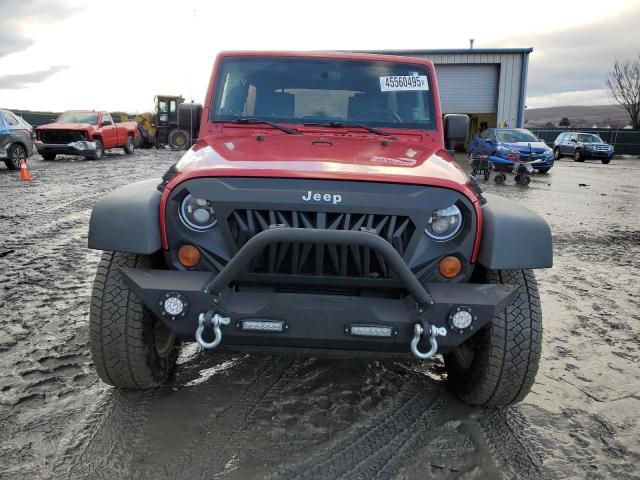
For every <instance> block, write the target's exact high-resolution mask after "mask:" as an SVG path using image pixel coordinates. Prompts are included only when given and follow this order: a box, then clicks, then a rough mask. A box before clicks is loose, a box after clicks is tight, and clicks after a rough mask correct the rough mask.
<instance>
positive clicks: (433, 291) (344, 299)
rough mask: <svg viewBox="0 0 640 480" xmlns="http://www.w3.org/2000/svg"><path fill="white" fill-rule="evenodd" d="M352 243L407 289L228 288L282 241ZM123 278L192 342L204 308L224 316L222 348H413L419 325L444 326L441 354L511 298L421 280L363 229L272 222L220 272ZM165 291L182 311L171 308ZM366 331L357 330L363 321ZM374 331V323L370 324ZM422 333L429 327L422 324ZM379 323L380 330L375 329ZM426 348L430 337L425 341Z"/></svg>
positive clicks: (501, 291) (133, 273)
mask: <svg viewBox="0 0 640 480" xmlns="http://www.w3.org/2000/svg"><path fill="white" fill-rule="evenodd" d="M284 241H289V242H297V243H311V242H312V243H327V242H331V243H333V244H338V245H340V244H341V245H358V246H362V247H366V248H371V249H374V250H375V251H376V252H378V253H379V254H380V255H382V256H383V257H384V258H385V260H386V261H387V262H388V264H389V265H390V267H391V269H392V270H393V272H394V274H395V276H396V277H397V278H398V280H399V281H400V282H401V283H402V285H403V286H404V289H405V291H406V292H407V293H408V295H398V296H397V297H395V298H393V297H391V298H390V297H378V296H359V295H341V294H331V293H311V292H291V291H286V290H279V289H277V288H268V287H246V288H242V287H238V286H233V287H230V285H232V284H233V283H234V281H235V280H236V279H238V278H240V276H241V273H242V272H243V270H244V269H245V268H246V267H247V266H248V265H249V264H250V262H251V260H252V259H253V258H254V256H255V255H256V253H257V252H259V251H260V250H262V249H263V248H264V247H265V246H267V245H270V244H274V243H278V242H284ZM123 273H124V278H125V281H126V282H127V283H128V285H129V286H130V287H131V288H132V290H133V291H134V292H135V293H136V295H137V296H138V297H139V298H140V299H141V300H142V301H143V302H144V303H145V305H146V306H147V307H148V308H149V309H150V310H151V311H152V312H153V313H154V314H155V315H156V316H157V317H158V318H160V319H161V320H162V321H163V322H164V323H165V324H166V325H167V326H168V327H169V328H170V329H171V330H172V331H173V332H175V333H176V334H177V335H178V336H179V337H181V338H182V339H184V340H193V339H194V333H195V331H196V329H197V328H198V325H199V323H198V319H199V317H200V315H201V314H206V313H207V312H210V313H211V314H219V315H221V316H224V317H225V318H229V319H230V320H231V321H230V324H229V325H228V326H224V327H222V341H221V343H220V346H219V348H223V349H231V350H255V349H258V350H267V351H273V350H274V349H278V350H280V349H285V350H286V349H289V350H297V351H299V350H300V349H302V350H303V351H305V352H307V353H310V352H316V351H325V352H326V351H331V352H334V353H337V352H339V351H342V352H344V351H348V352H350V353H351V354H356V352H360V353H362V352H365V353H366V354H368V355H370V356H376V357H378V356H410V355H411V353H410V352H411V348H410V344H411V340H412V339H413V336H414V331H415V326H416V324H420V325H422V326H423V327H425V326H431V325H433V326H436V327H443V328H445V329H446V331H447V334H446V336H443V337H438V353H446V352H447V351H450V350H451V349H453V348H454V347H456V346H457V345H460V344H461V343H462V342H464V341H465V340H467V339H468V338H469V337H470V336H472V335H473V334H474V333H476V332H477V331H478V329H480V328H482V327H484V326H485V325H486V324H487V323H488V322H489V321H490V320H491V319H492V318H493V316H494V315H495V314H496V312H497V311H499V310H501V309H503V308H505V306H506V305H508V304H509V303H510V302H511V300H512V298H513V296H514V295H515V291H514V290H513V289H510V288H507V287H504V286H502V285H493V284H453V283H449V284H446V283H427V284H421V283H420V282H419V281H418V280H417V278H416V277H415V275H414V274H413V272H412V271H411V270H410V269H409V267H408V266H407V265H406V263H405V262H404V260H403V259H402V257H401V256H400V255H399V253H398V252H397V251H396V250H395V249H394V248H393V247H392V246H391V245H390V244H389V243H388V242H386V241H385V240H383V239H382V238H380V237H378V236H377V235H374V234H371V233H367V232H362V231H337V232H336V231H326V230H318V229H299V228H273V229H270V230H266V231H264V232H261V233H259V234H257V235H256V236H254V237H253V238H252V239H251V240H249V241H248V242H247V243H246V244H245V245H244V246H243V247H242V248H241V249H240V251H238V253H237V254H236V255H234V257H233V258H232V260H231V261H230V262H229V263H228V264H227V265H226V266H225V267H224V268H223V269H222V270H221V271H220V272H219V273H218V274H211V273H208V272H195V271H191V272H184V271H175V270H143V269H123ZM169 298H180V299H181V301H182V302H183V304H184V305H185V306H184V309H183V310H182V311H181V312H180V313H177V314H173V315H172V314H170V313H169V312H168V311H167V309H165V305H166V304H165V302H166V301H167V299H169ZM458 309H465V310H467V311H469V312H470V313H471V315H472V317H473V322H472V324H471V325H470V326H469V327H468V328H466V329H464V330H459V329H457V328H454V327H453V325H452V324H450V321H451V320H450V316H451V315H452V314H453V313H455V312H457V310H458ZM247 322H254V323H255V322H263V323H265V322H266V323H269V322H276V323H279V324H280V325H281V327H282V328H281V329H280V331H274V330H268V331H265V330H255V329H247V328H246V325H247ZM354 326H355V327H365V328H364V330H365V331H370V330H371V329H369V330H367V328H366V327H378V328H380V327H382V328H383V329H384V330H385V331H387V332H389V335H388V336H375V335H365V336H361V335H354V334H353V328H352V327H354ZM360 330H361V331H362V329H360ZM372 330H376V329H375V328H374V329H372ZM424 330H425V331H428V329H427V328H424ZM376 331H379V330H376ZM421 344H422V345H423V346H424V348H423V349H422V350H427V349H428V346H427V345H428V339H427V338H426V337H425V338H423V339H422V342H421Z"/></svg>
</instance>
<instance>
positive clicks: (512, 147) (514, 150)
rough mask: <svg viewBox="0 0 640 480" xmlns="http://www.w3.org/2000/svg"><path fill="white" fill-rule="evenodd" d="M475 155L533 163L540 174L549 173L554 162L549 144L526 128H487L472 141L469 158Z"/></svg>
mask: <svg viewBox="0 0 640 480" xmlns="http://www.w3.org/2000/svg"><path fill="white" fill-rule="evenodd" d="M474 154H477V155H491V156H494V157H499V158H502V159H504V160H505V161H510V160H512V159H514V158H517V159H519V160H520V161H521V162H531V163H532V166H533V168H535V169H536V170H538V171H539V172H540V173H546V172H548V171H549V169H550V168H551V167H553V161H554V158H553V152H552V151H551V149H550V148H549V147H548V146H547V144H546V143H544V142H543V141H542V140H540V139H539V138H538V137H536V136H535V135H534V134H533V133H531V132H530V131H529V130H526V129H524V128H487V129H486V130H484V131H483V132H482V133H480V135H478V136H476V137H474V139H473V140H472V141H471V144H470V145H469V158H471V156H472V155H474ZM509 165H512V164H509Z"/></svg>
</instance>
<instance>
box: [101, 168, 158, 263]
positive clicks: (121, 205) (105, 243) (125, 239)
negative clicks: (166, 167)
mask: <svg viewBox="0 0 640 480" xmlns="http://www.w3.org/2000/svg"><path fill="white" fill-rule="evenodd" d="M157 186H158V180H155V179H153V180H143V181H141V182H137V183H132V184H131V185H127V186H125V187H122V188H119V189H117V190H114V191H113V192H111V193H110V194H108V195H107V196H106V197H104V198H102V199H100V200H99V201H98V202H97V203H96V205H95V206H94V207H93V210H92V212H91V220H90V221H89V240H88V246H89V248H92V249H94V250H108V251H113V252H128V253H138V254H142V255H150V254H152V253H155V252H157V251H158V250H160V248H161V246H162V242H161V238H160V199H161V197H162V194H161V193H160V192H159V191H158V188H157Z"/></svg>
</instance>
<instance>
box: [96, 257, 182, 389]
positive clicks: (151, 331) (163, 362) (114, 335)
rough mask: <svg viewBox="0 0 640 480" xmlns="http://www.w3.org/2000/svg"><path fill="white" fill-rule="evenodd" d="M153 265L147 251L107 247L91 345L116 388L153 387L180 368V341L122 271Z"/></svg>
mask: <svg viewBox="0 0 640 480" xmlns="http://www.w3.org/2000/svg"><path fill="white" fill-rule="evenodd" d="M152 264H153V262H152V260H151V258H149V257H147V256H144V255H135V254H131V253H119V252H104V253H103V254H102V259H101V261H100V264H99V265H98V270H97V272H96V278H95V281H94V283H93V294H92V297H91V307H90V310H89V326H90V331H89V346H90V348H91V356H92V358H93V363H94V365H95V368H96V372H97V373H98V376H99V377H100V378H101V379H102V381H103V382H105V383H108V384H109V385H113V386H114V387H118V388H130V389H147V388H153V387H156V386H159V385H161V384H162V383H164V382H166V381H167V379H169V378H170V377H171V375H172V374H173V372H174V370H175V366H176V359H177V358H178V352H179V349H180V341H179V340H178V339H177V338H176V336H175V335H174V334H173V333H172V332H171V330H169V329H168V328H167V327H166V326H165V325H164V323H163V322H162V320H158V319H157V318H156V317H155V316H154V315H153V314H152V313H151V312H150V311H149V310H148V309H147V308H146V307H145V306H144V305H143V304H142V303H141V302H140V300H138V298H137V297H136V296H135V295H134V294H133V293H132V292H131V291H130V290H129V288H128V287H127V286H126V285H125V283H124V281H123V279H122V273H121V271H120V269H121V268H138V267H147V268H148V267H150V266H152Z"/></svg>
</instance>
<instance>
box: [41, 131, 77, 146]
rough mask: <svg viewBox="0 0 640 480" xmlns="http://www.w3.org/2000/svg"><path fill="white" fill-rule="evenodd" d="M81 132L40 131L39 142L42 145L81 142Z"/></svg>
mask: <svg viewBox="0 0 640 480" xmlns="http://www.w3.org/2000/svg"><path fill="white" fill-rule="evenodd" d="M82 136H83V134H82V132H76V131H73V130H42V131H41V132H40V140H42V142H44V143H69V142H76V141H78V140H82Z"/></svg>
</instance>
